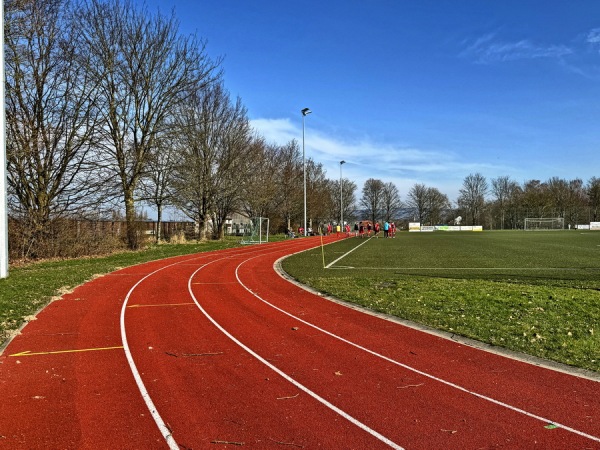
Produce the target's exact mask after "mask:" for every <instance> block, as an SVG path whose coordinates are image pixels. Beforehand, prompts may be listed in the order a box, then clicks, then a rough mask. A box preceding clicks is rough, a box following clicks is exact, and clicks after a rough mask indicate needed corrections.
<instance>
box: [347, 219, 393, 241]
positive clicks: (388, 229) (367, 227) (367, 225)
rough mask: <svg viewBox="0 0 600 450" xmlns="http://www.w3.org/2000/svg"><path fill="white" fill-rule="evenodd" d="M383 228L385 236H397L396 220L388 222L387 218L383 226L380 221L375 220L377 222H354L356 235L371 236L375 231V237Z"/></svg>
mask: <svg viewBox="0 0 600 450" xmlns="http://www.w3.org/2000/svg"><path fill="white" fill-rule="evenodd" d="M382 228H383V237H384V238H394V237H396V224H395V223H394V222H388V221H387V220H386V221H384V222H383V226H381V225H379V222H375V224H372V223H371V222H369V221H364V220H363V221H361V222H356V223H355V224H354V236H356V237H361V238H363V237H365V236H366V237H368V238H370V237H371V233H373V237H376V238H378V237H379V233H380V232H381V230H382Z"/></svg>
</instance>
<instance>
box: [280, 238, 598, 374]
mask: <svg viewBox="0 0 600 450" xmlns="http://www.w3.org/2000/svg"><path fill="white" fill-rule="evenodd" d="M323 259H324V260H325V265H326V266H328V268H324V267H323V266H324V264H323ZM283 268H284V270H286V271H287V272H288V273H289V274H290V275H292V276H293V277H295V278H296V279H298V280H299V281H301V282H304V283H306V284H309V285H311V286H313V287H314V288H316V289H318V290H319V291H321V292H324V293H327V294H330V295H334V296H336V297H338V298H341V299H344V300H347V301H350V302H354V303H357V304H360V305H362V306H366V307H368V308H370V309H373V310H376V311H379V312H384V313H387V314H392V315H395V316H398V317H401V318H404V319H408V320H412V321H415V322H418V323H422V324H424V325H428V326H431V327H434V328H437V329H440V330H444V331H449V332H453V333H456V334H460V335H463V336H466V337H469V338H473V339H477V340H480V341H482V342H486V343H489V344H492V345H497V346H502V347H505V348H509V349H511V350H516V351H520V352H524V353H528V354H531V355H534V356H538V357H542V358H546V359H549V360H554V361H558V362H562V363H565V364H570V365H573V366H577V367H581V368H585V369H590V370H594V371H600V232H580V231H569V232H567V231H564V232H563V231H560V232H556V231H553V232H522V231H511V232H500V231H497V232H482V233H476V232H472V233H469V232H456V233H453V232H436V233H399V234H398V235H397V236H396V238H395V239H383V238H379V239H370V240H366V239H359V238H351V239H347V240H344V241H341V242H338V243H336V244H333V245H329V246H325V247H324V248H323V253H322V249H315V250H311V251H308V252H304V253H302V254H299V255H296V256H294V257H291V258H288V259H287V260H285V261H284V262H283Z"/></svg>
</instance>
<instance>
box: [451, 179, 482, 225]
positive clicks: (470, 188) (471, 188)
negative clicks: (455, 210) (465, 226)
mask: <svg viewBox="0 0 600 450" xmlns="http://www.w3.org/2000/svg"><path fill="white" fill-rule="evenodd" d="M459 192H460V195H459V197H458V205H459V207H460V208H461V209H464V211H465V213H466V214H468V215H469V216H470V219H471V220H470V222H471V224H472V225H475V224H477V222H478V221H479V220H480V217H481V213H482V211H483V207H484V205H485V196H486V194H487V192H488V184H487V181H486V179H485V177H484V176H483V175H481V174H480V173H476V174H469V175H467V176H466V177H465V179H464V181H463V187H462V189H460V191H459Z"/></svg>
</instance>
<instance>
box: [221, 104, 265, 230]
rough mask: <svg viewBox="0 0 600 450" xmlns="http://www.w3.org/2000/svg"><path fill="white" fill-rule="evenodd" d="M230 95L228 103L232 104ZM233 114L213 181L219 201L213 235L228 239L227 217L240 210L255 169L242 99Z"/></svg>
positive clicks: (233, 105) (222, 141)
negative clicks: (247, 181)
mask: <svg viewBox="0 0 600 450" xmlns="http://www.w3.org/2000/svg"><path fill="white" fill-rule="evenodd" d="M228 98H229V97H228V96H226V99H227V100H226V104H227V103H229V100H228ZM227 109H228V110H229V114H228V116H227V119H226V123H225V126H224V127H223V133H224V135H223V137H222V140H221V145H220V146H219V148H218V149H217V150H218V153H219V155H218V160H217V161H218V162H217V167H216V168H215V176H214V178H213V180H214V183H215V184H216V186H215V202H214V208H213V216H212V217H213V235H214V237H215V238H218V239H222V238H223V237H224V226H225V221H226V219H227V217H229V216H230V215H231V213H233V212H234V211H236V210H239V209H240V207H241V202H242V190H241V186H242V183H243V180H244V179H245V178H246V177H247V176H248V175H249V173H250V171H251V170H252V169H253V167H254V155H255V154H254V150H255V148H254V147H253V146H252V139H253V136H252V131H251V128H250V124H249V122H248V117H247V112H246V108H245V107H244V106H243V105H242V102H241V100H240V99H239V98H238V99H237V101H236V103H235V104H231V103H229V107H228V108H227Z"/></svg>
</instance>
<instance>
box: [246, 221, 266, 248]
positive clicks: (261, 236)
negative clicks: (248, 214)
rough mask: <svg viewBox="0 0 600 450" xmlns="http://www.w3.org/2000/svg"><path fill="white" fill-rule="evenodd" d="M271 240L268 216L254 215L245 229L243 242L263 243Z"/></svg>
mask: <svg viewBox="0 0 600 450" xmlns="http://www.w3.org/2000/svg"><path fill="white" fill-rule="evenodd" d="M265 242H269V219H267V218H266V217H254V218H252V219H251V223H250V224H249V225H248V226H247V227H246V228H245V229H244V237H243V238H242V240H241V243H242V244H263V243H265Z"/></svg>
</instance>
